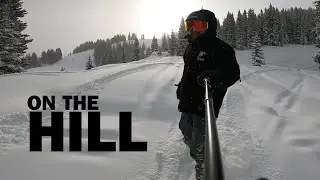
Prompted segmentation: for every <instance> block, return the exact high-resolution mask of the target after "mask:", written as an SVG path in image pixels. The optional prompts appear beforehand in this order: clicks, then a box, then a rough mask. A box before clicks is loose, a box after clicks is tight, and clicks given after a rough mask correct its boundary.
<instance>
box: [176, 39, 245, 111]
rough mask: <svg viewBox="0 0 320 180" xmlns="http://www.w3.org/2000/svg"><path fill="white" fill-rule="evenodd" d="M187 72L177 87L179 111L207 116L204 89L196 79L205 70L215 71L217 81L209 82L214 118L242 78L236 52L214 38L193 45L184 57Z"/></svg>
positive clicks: (185, 71)
mask: <svg viewBox="0 0 320 180" xmlns="http://www.w3.org/2000/svg"><path fill="white" fill-rule="evenodd" d="M183 60H184V70H183V75H182V78H181V81H180V82H179V84H178V89H177V98H178V99H179V100H180V102H179V105H178V110H179V111H180V112H189V113H195V114H198V115H200V116H204V115H205V106H204V101H203V100H204V87H202V86H200V85H198V83H197V77H198V76H199V75H200V74H201V73H203V72H204V71H207V70H209V71H212V72H215V74H216V75H215V78H212V79H210V84H211V85H212V86H213V87H216V88H212V90H213V92H212V97H213V104H214V109H215V115H216V117H218V115H219V111H220V108H221V105H222V102H223V99H224V96H225V94H226V92H227V89H228V87H230V86H232V85H233V84H234V83H236V82H237V81H238V80H239V79H240V69H239V64H238V62H237V60H236V57H235V51H234V49H233V48H232V47H231V46H230V45H228V44H227V43H226V42H224V41H222V40H221V39H219V38H217V37H215V36H211V37H210V36H202V37H200V38H199V39H198V40H197V41H195V42H190V43H189V45H188V46H187V48H186V50H185V53H184V56H183Z"/></svg>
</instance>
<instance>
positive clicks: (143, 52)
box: [140, 42, 146, 59]
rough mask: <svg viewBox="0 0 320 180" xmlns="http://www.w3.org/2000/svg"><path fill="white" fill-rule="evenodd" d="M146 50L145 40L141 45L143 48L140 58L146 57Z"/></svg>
mask: <svg viewBox="0 0 320 180" xmlns="http://www.w3.org/2000/svg"><path fill="white" fill-rule="evenodd" d="M145 51H146V45H145V44H144V42H142V45H141V50H140V58H141V59H144V58H145V56H146V55H145Z"/></svg>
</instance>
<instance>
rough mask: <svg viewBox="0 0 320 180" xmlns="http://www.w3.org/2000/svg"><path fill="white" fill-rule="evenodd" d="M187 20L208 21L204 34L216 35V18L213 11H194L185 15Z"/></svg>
mask: <svg viewBox="0 0 320 180" xmlns="http://www.w3.org/2000/svg"><path fill="white" fill-rule="evenodd" d="M188 20H202V21H206V22H208V30H207V31H206V32H205V34H210V35H214V36H216V35H217V32H216V31H217V18H216V16H215V14H214V13H213V12H211V11H209V10H206V9H201V10H199V11H194V12H192V13H191V14H190V15H189V16H188V17H187V19H186V21H188Z"/></svg>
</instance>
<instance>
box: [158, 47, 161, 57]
mask: <svg viewBox="0 0 320 180" xmlns="http://www.w3.org/2000/svg"><path fill="white" fill-rule="evenodd" d="M157 55H158V56H161V55H162V49H161V47H159V48H158V51H157Z"/></svg>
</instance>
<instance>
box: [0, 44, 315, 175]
mask: <svg viewBox="0 0 320 180" xmlns="http://www.w3.org/2000/svg"><path fill="white" fill-rule="evenodd" d="M314 52H316V49H315V48H314V47H312V46H298V45H290V46H285V47H283V48H273V47H266V48H265V56H266V58H267V62H271V63H272V64H270V65H267V66H264V67H252V66H251V65H250V63H251V61H250V59H249V57H250V55H249V53H250V52H249V51H239V52H237V58H238V61H239V63H240V65H241V78H242V82H237V83H236V84H235V85H234V86H233V87H231V88H230V89H229V90H228V93H227V95H226V97H225V99H224V102H223V105H222V108H221V114H220V116H219V119H218V122H217V124H218V131H219V136H220V140H221V142H220V145H221V149H222V155H223V160H224V166H225V173H226V180H227V179H228V180H229V179H230V180H231V179H238V180H248V179H256V178H258V177H261V176H264V177H268V178H270V180H287V179H288V180H301V179H306V180H318V179H319V177H320V172H319V171H318V169H319V167H320V160H319V154H320V151H319V149H320V138H319V137H320V128H319V127H320V122H319V117H320V112H319V108H318V107H319V106H320V92H319V89H320V73H319V72H318V71H311V70H310V68H308V69H306V68H307V67H309V66H315V64H314V63H313V62H312V55H313V54H314ZM88 54H90V51H87V52H84V53H80V54H77V55H73V56H70V57H66V58H65V59H63V60H62V61H61V62H60V64H59V65H56V64H55V65H52V66H48V67H43V68H42V69H41V68H39V69H41V71H44V72H41V71H38V70H39V69H38V70H37V71H33V72H28V73H22V74H14V75H7V76H0V83H1V85H2V87H1V93H0V98H1V100H2V101H1V103H0V144H1V145H0V179H1V180H35V179H39V180H40V179H46V180H56V179H65V180H88V179H95V180H105V179H110V180H111V179H112V180H120V179H128V180H146V179H153V180H193V179H194V164H192V160H191V159H190V157H189V154H188V153H189V150H188V149H187V147H186V146H185V145H184V144H183V142H182V135H181V132H180V130H179V129H178V121H179V113H178V112H177V103H178V101H177V100H176V98H175V90H176V87H175V86H174V83H177V82H178V80H179V79H180V77H181V74H182V70H183V61H182V59H181V57H156V56H153V57H149V58H148V59H145V60H141V61H136V62H132V63H124V64H115V65H106V66H102V67H99V68H96V69H93V70H91V71H82V69H83V68H82V67H84V66H83V64H82V63H84V62H85V59H86V57H87V56H88ZM72 57H73V58H75V57H78V59H75V60H73V59H72ZM60 66H64V67H69V68H70V69H74V71H72V72H71V73H61V72H53V71H59V69H60ZM57 68H58V69H57ZM67 69H68V68H67ZM80 69H81V71H79V70H80ZM45 71H47V72H45ZM31 95H38V96H41V95H56V96H57V97H59V96H60V97H61V96H62V95H99V103H98V105H99V109H100V111H101V116H102V117H101V128H102V129H101V138H102V139H103V140H104V141H106V140H115V141H117V139H118V133H119V132H118V113H119V112H120V111H132V113H133V114H132V115H133V117H132V119H133V122H132V123H133V141H148V151H147V152H136V153H131V152H112V153H111V152H95V153H93V152H88V151H87V147H88V142H87V139H88V137H87V132H88V129H87V127H88V126H87V114H86V113H84V115H83V117H82V118H83V148H84V151H83V152H77V153H76V152H63V153H52V152H48V151H49V149H50V138H43V139H44V140H43V144H44V149H45V152H41V153H35V152H33V153H30V152H28V150H29V144H28V139H29V133H28V131H29V120H28V118H29V117H28V111H29V109H28V108H27V99H28V97H30V96H31ZM57 110H63V106H62V105H61V104H59V103H58V107H57ZM65 116H66V118H67V117H68V114H67V113H65ZM43 119H44V121H45V124H47V123H48V121H49V120H50V116H49V114H48V112H47V113H45V114H44V115H43ZM68 132H69V130H68V121H66V124H65V134H64V135H65V146H64V147H65V148H66V149H68V147H69V143H68V137H69V136H68V134H69V133H68Z"/></svg>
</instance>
